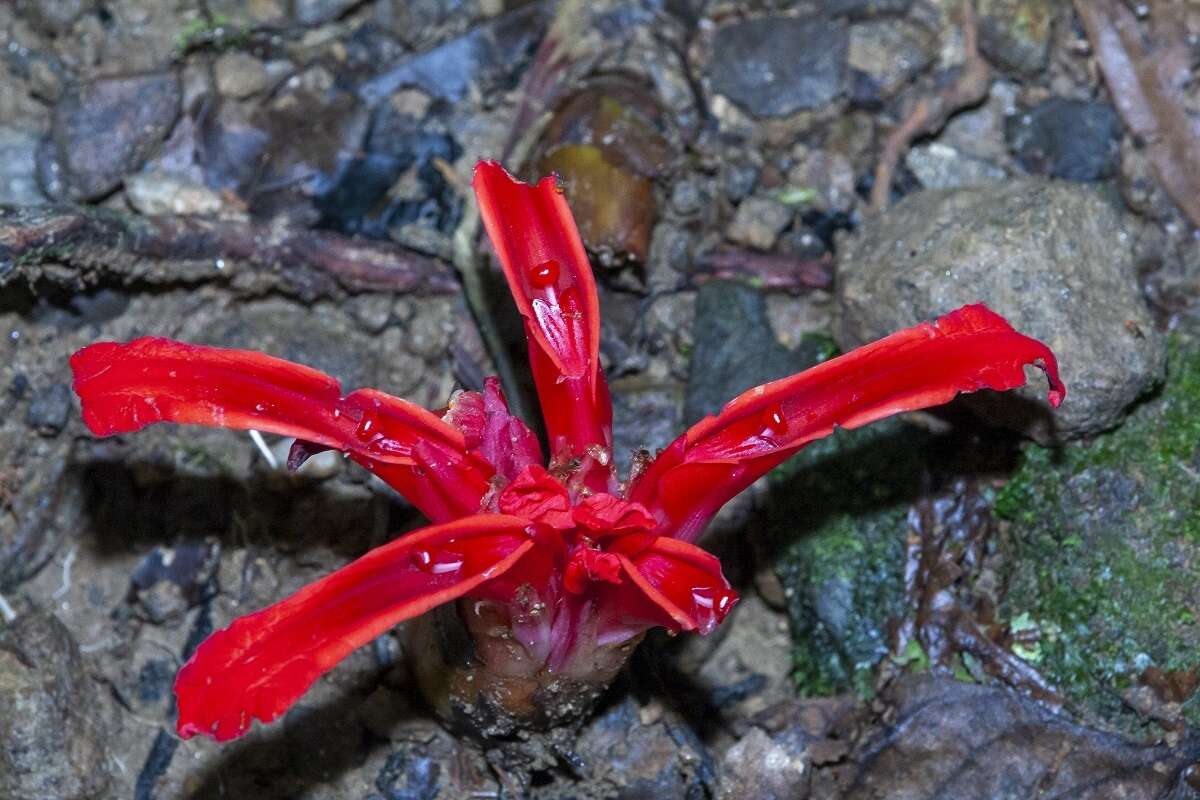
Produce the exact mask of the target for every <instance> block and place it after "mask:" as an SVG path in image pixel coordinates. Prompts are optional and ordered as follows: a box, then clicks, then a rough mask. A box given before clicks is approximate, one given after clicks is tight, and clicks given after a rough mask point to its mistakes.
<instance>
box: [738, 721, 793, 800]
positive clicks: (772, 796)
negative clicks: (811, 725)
mask: <svg viewBox="0 0 1200 800" xmlns="http://www.w3.org/2000/svg"><path fill="white" fill-rule="evenodd" d="M807 738H808V737H806V736H804V734H803V733H799V732H797V734H796V735H792V736H781V737H779V739H778V740H775V739H772V738H771V737H770V736H768V735H767V733H766V732H765V731H763V729H762V728H751V729H750V731H749V732H748V733H747V734H746V735H745V736H743V737H742V738H741V739H739V740H738V742H737V743H736V744H735V745H733V746H732V747H730V748H729V749H728V750H726V751H725V757H724V758H723V759H722V760H721V766H722V767H723V769H721V771H720V775H721V780H720V783H719V784H718V786H717V797H718V798H720V800H741V799H742V798H749V797H753V798H756V799H757V800H804V798H806V797H808V791H809V776H808V769H809V763H808V761H809V759H808V754H807V753H806V751H805V749H804V744H805V742H806V740H807Z"/></svg>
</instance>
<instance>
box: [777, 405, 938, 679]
mask: <svg viewBox="0 0 1200 800" xmlns="http://www.w3.org/2000/svg"><path fill="white" fill-rule="evenodd" d="M930 438H931V437H930V436H929V435H928V434H925V433H923V432H921V431H918V430H916V429H914V428H911V427H910V426H907V425H904V424H903V423H901V422H899V421H896V420H891V421H887V422H883V423H880V424H877V425H873V426H870V427H868V428H863V429H860V430H856V431H839V432H837V433H836V434H834V435H833V436H831V437H829V438H828V439H825V440H824V441H821V442H818V443H816V444H814V445H813V446H811V447H810V448H808V449H806V450H804V451H802V452H801V454H800V455H799V456H798V457H797V458H795V459H793V460H792V461H791V462H789V463H788V464H785V465H784V466H782V467H780V468H779V469H778V470H776V471H775V472H774V473H773V474H772V476H771V486H772V490H773V491H772V502H771V505H770V515H769V526H770V532H771V536H772V541H773V542H774V543H775V545H776V547H777V548H778V550H779V553H780V556H779V558H778V559H777V560H776V571H777V572H778V573H779V576H780V578H781V580H782V581H783V585H784V591H785V593H786V595H787V600H788V614H789V617H790V618H791V622H792V629H793V633H794V637H795V642H796V647H795V651H794V653H795V666H796V682H797V687H798V689H799V690H800V692H801V693H803V694H808V695H822V694H830V693H833V692H837V691H844V690H847V689H853V690H856V691H858V692H859V693H860V694H862V695H867V694H869V693H870V688H871V682H872V674H873V670H874V667H875V665H876V664H877V663H878V662H879V661H880V659H882V658H883V657H884V656H885V655H887V652H888V641H887V633H886V629H887V622H888V620H889V618H891V617H893V616H898V615H900V614H902V613H903V609H904V602H903V597H904V579H903V569H904V548H905V534H906V530H907V526H906V523H905V515H906V511H907V507H908V504H909V502H910V501H911V500H912V498H914V497H915V496H916V495H917V493H918V491H919V488H920V487H919V486H918V485H917V482H918V479H919V478H918V476H919V475H920V474H921V472H922V470H921V462H922V459H923V458H924V457H925V456H924V452H925V450H926V449H927V445H928V444H929V442H930Z"/></svg>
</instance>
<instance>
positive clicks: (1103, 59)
mask: <svg viewBox="0 0 1200 800" xmlns="http://www.w3.org/2000/svg"><path fill="white" fill-rule="evenodd" d="M1151 8H1152V11H1151V25H1150V30H1149V36H1146V37H1144V36H1143V35H1142V31H1141V30H1140V29H1139V27H1138V21H1137V18H1136V17H1135V16H1134V14H1133V12H1132V11H1130V10H1129V9H1128V8H1126V7H1125V6H1124V5H1123V4H1121V3H1119V2H1115V0H1075V10H1076V12H1077V13H1078V14H1079V19H1080V21H1081V22H1083V27H1084V29H1085V30H1086V31H1087V35H1088V40H1089V41H1090V42H1091V44H1092V50H1093V52H1094V53H1095V54H1096V61H1097V63H1099V65H1100V70H1101V72H1103V74H1104V80H1105V82H1106V83H1107V84H1108V89H1109V93H1110V94H1111V95H1112V98H1113V102H1114V103H1115V104H1116V106H1117V111H1118V112H1119V113H1120V114H1121V118H1122V119H1123V120H1124V121H1125V124H1126V125H1127V126H1129V130H1130V132H1132V133H1133V134H1134V135H1135V136H1138V137H1139V138H1141V139H1142V140H1144V141H1145V143H1146V150H1147V153H1148V154H1149V156H1150V163H1151V164H1152V165H1153V167H1154V173H1155V176H1156V177H1157V179H1158V182H1159V184H1160V185H1161V186H1162V188H1163V189H1164V190H1165V191H1166V193H1167V194H1168V195H1170V197H1171V199H1172V200H1174V201H1175V202H1176V203H1177V204H1178V205H1179V207H1180V209H1182V210H1183V212H1184V214H1186V215H1187V217H1188V219H1189V220H1191V222H1192V224H1193V225H1196V226H1198V227H1200V124H1197V123H1196V122H1194V121H1193V120H1192V119H1191V117H1190V116H1189V115H1188V112H1187V110H1186V108H1185V106H1184V99H1183V82H1184V80H1185V79H1186V77H1187V74H1188V67H1189V65H1190V47H1189V45H1188V42H1187V39H1186V36H1187V28H1186V26H1184V25H1182V24H1177V23H1176V21H1175V20H1174V14H1173V11H1174V9H1173V8H1171V7H1169V6H1168V5H1167V4H1164V3H1162V2H1155V3H1153V4H1152V5H1151Z"/></svg>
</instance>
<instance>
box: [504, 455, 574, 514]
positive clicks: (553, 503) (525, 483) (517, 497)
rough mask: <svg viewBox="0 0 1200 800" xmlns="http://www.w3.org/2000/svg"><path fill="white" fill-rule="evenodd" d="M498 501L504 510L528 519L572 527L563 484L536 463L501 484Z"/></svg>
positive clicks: (569, 507)
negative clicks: (504, 484) (505, 483)
mask: <svg viewBox="0 0 1200 800" xmlns="http://www.w3.org/2000/svg"><path fill="white" fill-rule="evenodd" d="M498 504H499V507H500V511H501V513H504V514H513V515H515V516H518V517H524V518H525V519H531V520H534V521H535V522H540V523H542V524H543V525H549V526H550V527H552V528H556V529H558V530H567V529H568V528H573V527H575V520H574V518H572V516H571V503H570V500H569V499H568V497H567V489H566V487H565V486H563V485H562V484H561V483H559V482H558V481H557V480H555V478H554V477H553V476H552V475H551V474H550V473H549V472H547V471H546V469H545V467H542V466H539V465H537V464H533V465H531V466H529V467H526V468H525V471H524V472H522V473H521V474H520V475H518V476H517V477H516V479H515V480H514V481H513V482H512V483H510V484H509V485H508V486H505V487H504V491H502V492H501V493H500V498H499V500H498Z"/></svg>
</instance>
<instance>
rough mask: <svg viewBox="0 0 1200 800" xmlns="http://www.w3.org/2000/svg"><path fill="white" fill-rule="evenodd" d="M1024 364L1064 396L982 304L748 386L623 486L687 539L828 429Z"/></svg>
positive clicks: (1041, 348)
mask: <svg viewBox="0 0 1200 800" xmlns="http://www.w3.org/2000/svg"><path fill="white" fill-rule="evenodd" d="M1027 364H1034V365H1037V366H1039V367H1041V368H1042V369H1043V370H1044V371H1045V373H1046V377H1047V379H1048V380H1049V382H1050V391H1049V401H1050V404H1051V405H1052V406H1057V405H1058V404H1059V403H1060V402H1062V399H1063V398H1064V397H1065V396H1066V388H1065V387H1064V386H1063V384H1062V381H1060V380H1059V377H1058V363H1057V361H1056V360H1055V358H1054V354H1053V353H1052V352H1050V349H1049V348H1048V347H1046V346H1045V345H1044V344H1042V343H1041V342H1039V341H1037V340H1036V339H1031V338H1029V337H1027V336H1023V335H1021V334H1019V333H1017V332H1016V331H1015V330H1013V329H1012V327H1011V326H1010V325H1009V324H1008V323H1007V322H1005V321H1004V319H1003V318H1002V317H1000V316H999V315H998V314H996V313H994V312H992V311H991V310H989V309H988V308H987V307H985V306H983V305H972V306H964V307H963V308H960V309H958V310H957V311H953V312H951V313H949V314H947V315H945V316H944V317H941V318H940V319H938V320H937V321H936V322H932V323H928V322H927V323H922V324H920V325H917V326H916V327H913V328H909V329H907V330H903V331H900V332H898V333H894V334H892V335H891V336H888V337H886V338H884V339H881V340H879V341H877V342H874V343H872V344H869V345H866V346H864V347H860V348H858V349H857V350H854V351H853V352H850V353H847V354H845V355H843V356H839V357H838V358H835V359H831V360H830V361H827V362H825V363H824V364H820V365H818V366H816V367H813V368H812V369H810V370H806V371H805V372H802V373H800V374H798V375H793V376H792V377H790V378H784V379H782V380H778V381H774V382H772V383H768V384H766V385H764V386H759V387H756V388H754V389H751V390H749V391H747V392H745V393H743V394H741V395H739V396H738V397H737V398H735V399H734V400H732V401H730V402H729V403H728V404H727V405H726V406H725V408H723V409H722V410H721V413H720V414H719V415H718V416H716V417H707V418H705V419H703V420H701V421H700V422H699V423H697V424H696V425H694V426H693V427H692V428H691V429H690V430H689V431H688V432H687V433H685V434H684V435H683V436H681V437H680V438H679V439H677V440H676V441H675V442H674V443H673V444H672V445H671V446H670V447H668V448H667V449H666V450H665V451H664V452H663V453H662V454H660V455H659V457H658V458H657V459H655V461H654V462H653V463H652V464H651V465H650V466H649V467H648V468H647V469H646V471H645V472H643V473H642V474H641V475H640V476H639V478H638V480H637V483H636V485H635V486H634V487H633V489H632V490H631V491H630V493H629V497H630V499H631V500H636V501H638V502H641V503H643V504H644V505H646V507H647V508H649V509H650V510H651V512H652V513H654V515H655V516H656V517H657V518H658V520H659V529H658V530H659V532H660V533H662V534H664V535H672V536H676V537H678V538H681V539H684V540H686V541H692V540H694V539H695V538H696V537H697V536H699V535H700V533H701V531H702V530H703V529H704V526H705V525H706V524H707V523H708V520H709V519H711V518H712V515H713V514H715V513H716V512H717V510H718V509H720V507H721V506H722V505H724V504H725V502H726V501H728V500H729V499H730V498H732V497H733V496H734V495H736V494H738V493H739V492H741V491H742V490H743V489H745V488H746V487H747V486H749V485H750V484H751V483H753V482H754V481H755V480H757V479H758V478H759V477H760V476H762V475H763V474H765V473H766V472H767V471H768V470H770V469H771V468H772V467H774V466H776V465H777V464H779V463H780V462H782V461H784V460H785V459H787V458H788V457H789V456H791V455H792V454H794V453H795V452H796V451H797V450H799V449H800V448H801V447H803V446H804V445H806V444H808V443H809V442H812V441H814V440H816V439H820V438H822V437H824V436H827V435H829V434H830V433H831V432H832V431H833V429H834V427H835V426H836V427H843V428H857V427H859V426H861V425H866V424H867V423H869V422H874V421H875V420H878V419H882V418H883V417H887V416H891V415H892V414H897V413H900V412H902V411H913V410H916V409H920V408H928V407H930V406H936V405H940V404H942V403H946V402H949V401H950V400H951V399H952V398H953V397H954V396H955V395H956V394H958V393H960V392H974V391H978V390H979V389H995V390H999V391H1003V390H1007V389H1013V388H1016V387H1018V386H1021V385H1023V384H1024V383H1025V370H1024V367H1025V365H1027Z"/></svg>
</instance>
